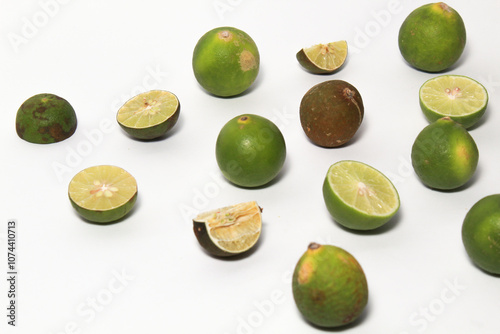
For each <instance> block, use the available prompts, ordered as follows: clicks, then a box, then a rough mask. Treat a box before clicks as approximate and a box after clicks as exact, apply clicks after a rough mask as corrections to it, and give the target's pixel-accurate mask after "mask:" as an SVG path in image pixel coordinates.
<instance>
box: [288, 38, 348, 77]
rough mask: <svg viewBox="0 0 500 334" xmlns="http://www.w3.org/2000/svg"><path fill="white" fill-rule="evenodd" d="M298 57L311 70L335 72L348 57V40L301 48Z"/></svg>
mask: <svg viewBox="0 0 500 334" xmlns="http://www.w3.org/2000/svg"><path fill="white" fill-rule="evenodd" d="M296 57H297V60H298V62H299V64H300V65H301V66H302V67H304V68H305V69H306V70H308V71H309V72H312V73H316V74H323V73H333V72H334V71H335V70H337V69H338V68H340V67H341V66H342V65H343V64H344V62H345V60H346V58H347V42H346V41H337V42H331V43H327V44H316V45H313V46H311V47H308V48H303V49H301V50H300V51H299V52H297V55H296Z"/></svg>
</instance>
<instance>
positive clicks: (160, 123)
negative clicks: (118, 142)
mask: <svg viewBox="0 0 500 334" xmlns="http://www.w3.org/2000/svg"><path fill="white" fill-rule="evenodd" d="M179 112H180V103H179V100H178V99H177V97H176V96H175V95H174V94H172V93H170V92H167V91H163V90H151V91H149V92H145V93H141V94H139V95H136V96H134V97H133V98H131V99H130V100H128V101H127V102H125V104H124V105H123V106H122V107H121V108H120V109H119V110H118V113H117V115H116V120H117V121H118V124H120V126H121V127H122V129H123V130H125V132H127V133H128V134H129V135H131V136H132V137H134V138H137V139H143V140H150V139H154V138H158V137H161V136H163V135H164V134H165V133H167V131H168V130H170V129H171V128H172V127H173V126H174V125H175V123H176V122H177V119H178V118H179Z"/></svg>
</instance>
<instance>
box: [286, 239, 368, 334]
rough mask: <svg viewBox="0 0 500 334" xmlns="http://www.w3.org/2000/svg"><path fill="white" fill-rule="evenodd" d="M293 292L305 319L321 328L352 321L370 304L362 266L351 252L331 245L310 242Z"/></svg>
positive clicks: (295, 271)
mask: <svg viewBox="0 0 500 334" xmlns="http://www.w3.org/2000/svg"><path fill="white" fill-rule="evenodd" d="M292 292H293V298H294V300H295V304H296V305H297V308H298V309H299V311H300V312H301V313H302V315H303V316H304V318H306V319H307V320H308V321H309V322H311V323H313V324H314V325H316V326H320V327H339V326H344V325H347V324H349V323H352V322H353V321H355V320H356V319H357V318H359V316H360V315H361V314H362V313H363V310H364V309H365V307H366V304H367V303H368V283H367V281H366V276H365V273H364V271H363V269H362V268H361V265H360V264H359V262H358V261H357V260H356V258H355V257H354V256H352V255H351V254H350V253H349V252H347V251H346V250H344V249H342V248H340V247H336V246H331V245H320V244H317V243H311V244H310V245H309V247H308V249H307V251H306V252H305V253H304V254H303V255H302V257H301V258H300V259H299V261H298V263H297V265H296V266H295V270H294V272H293V277H292Z"/></svg>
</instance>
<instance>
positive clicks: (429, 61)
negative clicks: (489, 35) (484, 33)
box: [398, 2, 466, 72]
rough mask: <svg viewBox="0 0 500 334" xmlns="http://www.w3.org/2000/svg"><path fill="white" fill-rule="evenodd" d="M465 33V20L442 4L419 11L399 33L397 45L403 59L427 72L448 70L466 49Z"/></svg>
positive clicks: (410, 17)
mask: <svg viewBox="0 0 500 334" xmlns="http://www.w3.org/2000/svg"><path fill="white" fill-rule="evenodd" d="M465 43H466V31H465V24H464V22H463V20H462V17H461V16H460V15H459V14H458V12H457V11H456V10H454V9H453V8H451V7H450V6H448V5H446V4H444V3H443V2H438V3H430V4H426V5H423V6H421V7H418V8H417V9H415V10H414V11H413V12H411V13H410V15H408V17H407V18H406V19H405V20H404V22H403V24H402V25H401V28H400V30H399V36H398V44H399V50H400V51H401V54H402V56H403V58H404V59H405V60H406V61H407V62H408V63H409V64H410V65H412V66H413V67H415V68H417V69H419V70H422V71H426V72H440V71H443V70H446V69H448V68H449V67H451V66H452V65H453V64H455V63H456V62H457V60H458V59H459V58H460V56H461V55H462V53H463V51H464V49H465Z"/></svg>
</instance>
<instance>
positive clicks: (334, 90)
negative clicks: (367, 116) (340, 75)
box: [300, 80, 364, 147]
mask: <svg viewBox="0 0 500 334" xmlns="http://www.w3.org/2000/svg"><path fill="white" fill-rule="evenodd" d="M363 116H364V106H363V100H362V99H361V95H360V94H359V92H358V90H357V89H356V88H355V87H354V86H353V85H351V84H350V83H348V82H346V81H343V80H329V81H325V82H322V83H319V84H316V85H315V86H313V87H312V88H311V89H309V90H308V91H307V92H306V94H305V95H304V97H303V98H302V101H301V102H300V123H301V125H302V129H303V130H304V132H305V134H306V135H307V137H308V138H309V139H310V140H311V141H312V142H313V143H314V144H316V145H318V146H322V147H337V146H341V145H343V144H345V143H347V142H348V141H350V140H351V138H352V137H353V136H354V135H355V134H356V132H357V131H358V129H359V127H360V125H361V122H362V120H363Z"/></svg>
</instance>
